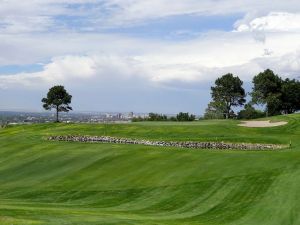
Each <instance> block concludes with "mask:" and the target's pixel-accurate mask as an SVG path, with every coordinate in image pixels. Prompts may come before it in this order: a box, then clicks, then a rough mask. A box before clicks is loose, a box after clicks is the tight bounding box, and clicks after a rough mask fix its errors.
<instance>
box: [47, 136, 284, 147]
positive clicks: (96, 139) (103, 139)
mask: <svg viewBox="0 0 300 225" xmlns="http://www.w3.org/2000/svg"><path fill="white" fill-rule="evenodd" d="M48 140H51V141H67V142H87V143H113V144H134V145H147V146H162V147H178V148H192V149H220V150H276V149H283V148H286V147H287V146H284V145H274V144H249V143H224V142H192V141H183V142H178V141H149V140H140V139H130V138H117V137H109V136H71V135H69V136H51V137H49V138H48Z"/></svg>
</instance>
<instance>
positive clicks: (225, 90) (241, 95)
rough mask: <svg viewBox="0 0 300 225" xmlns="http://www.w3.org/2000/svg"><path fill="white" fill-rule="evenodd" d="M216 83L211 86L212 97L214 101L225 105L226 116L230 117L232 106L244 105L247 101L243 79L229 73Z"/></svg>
mask: <svg viewBox="0 0 300 225" xmlns="http://www.w3.org/2000/svg"><path fill="white" fill-rule="evenodd" d="M215 85H216V86H214V87H211V91H212V92H211V95H212V98H213V100H214V102H216V103H218V104H219V105H222V104H223V105H224V106H225V116H226V119H228V118H229V115H230V111H231V108H232V107H234V106H242V105H244V103H245V102H246V99H245V97H246V93H245V90H244V88H243V81H241V80H240V78H239V77H235V76H233V74H231V73H228V74H225V75H223V76H222V77H220V78H218V79H217V80H216V81H215Z"/></svg>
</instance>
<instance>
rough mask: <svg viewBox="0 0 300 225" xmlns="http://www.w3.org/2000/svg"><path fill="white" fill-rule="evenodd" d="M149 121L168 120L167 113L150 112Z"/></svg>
mask: <svg viewBox="0 0 300 225" xmlns="http://www.w3.org/2000/svg"><path fill="white" fill-rule="evenodd" d="M148 120H149V121H166V120H168V118H167V116H166V115H163V114H157V113H149V118H148Z"/></svg>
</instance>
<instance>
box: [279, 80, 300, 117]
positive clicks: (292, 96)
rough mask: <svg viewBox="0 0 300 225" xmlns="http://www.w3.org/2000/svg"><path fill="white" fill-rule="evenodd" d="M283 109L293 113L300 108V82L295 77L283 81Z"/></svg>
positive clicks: (286, 112)
mask: <svg viewBox="0 0 300 225" xmlns="http://www.w3.org/2000/svg"><path fill="white" fill-rule="evenodd" d="M281 92H282V96H281V99H282V110H283V112H284V113H285V114H291V113H294V112H296V111H299V110H300V82H299V81H297V80H295V79H292V80H290V79H285V80H284V81H283V82H282V87H281Z"/></svg>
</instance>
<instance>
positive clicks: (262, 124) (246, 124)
mask: <svg viewBox="0 0 300 225" xmlns="http://www.w3.org/2000/svg"><path fill="white" fill-rule="evenodd" d="M286 124H287V122H273V123H271V122H270V120H267V121H242V124H239V126H242V127H278V126H283V125H286Z"/></svg>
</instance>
